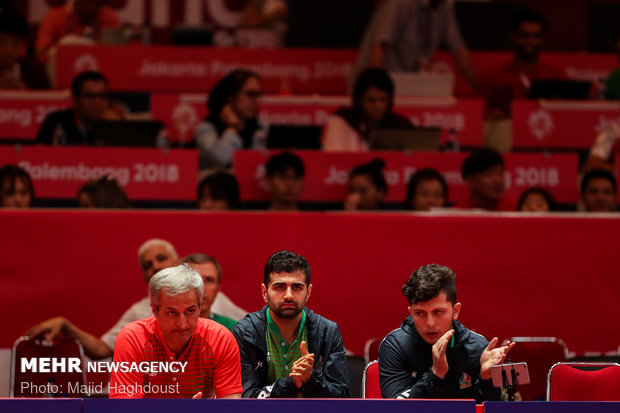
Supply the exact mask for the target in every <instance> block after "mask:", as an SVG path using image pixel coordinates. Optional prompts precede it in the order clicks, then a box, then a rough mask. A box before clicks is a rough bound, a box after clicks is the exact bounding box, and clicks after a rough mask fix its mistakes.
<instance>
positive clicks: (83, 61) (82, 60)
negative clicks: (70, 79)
mask: <svg viewBox="0 0 620 413" xmlns="http://www.w3.org/2000/svg"><path fill="white" fill-rule="evenodd" d="M87 70H96V71H99V62H98V61H97V58H96V57H95V56H93V55H92V54H84V55H82V56H80V57H78V58H77V59H75V63H74V64H73V71H74V72H75V73H80V72H84V71H87Z"/></svg>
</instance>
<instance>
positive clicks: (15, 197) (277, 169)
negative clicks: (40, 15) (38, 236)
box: [0, 148, 618, 212]
mask: <svg viewBox="0 0 620 413" xmlns="http://www.w3.org/2000/svg"><path fill="white" fill-rule="evenodd" d="M250 154H251V155H258V156H260V157H262V156H264V155H263V154H262V153H250ZM246 163H247V162H246ZM313 166H314V165H313ZM385 166H386V164H385V161H384V160H382V159H380V158H376V159H374V160H372V161H370V162H367V163H363V164H361V165H357V166H355V167H353V168H352V169H351V170H350V171H349V172H348V174H347V182H346V187H347V188H348V189H347V191H348V195H347V196H346V198H344V195H343V198H344V200H343V204H342V205H343V208H344V209H345V210H350V211H355V210H384V209H405V210H415V211H429V210H431V209H435V208H446V207H456V208H459V209H482V210H490V211H514V210H521V211H539V212H547V211H553V210H556V209H557V202H556V201H555V199H554V197H553V195H551V193H550V192H549V191H548V190H546V189H545V188H544V187H542V186H540V185H538V186H530V187H527V186H525V187H524V188H523V189H522V190H521V191H522V192H521V193H515V192H514V190H513V191H512V193H513V194H517V195H519V194H520V195H519V201H518V203H517V202H515V201H516V200H515V199H510V196H506V191H507V182H508V181H507V179H506V165H505V161H504V159H503V157H502V156H501V154H500V153H499V152H497V151H494V150H492V149H487V148H483V149H479V150H476V151H474V152H472V153H471V154H470V155H469V156H467V157H466V158H464V160H463V162H462V165H461V170H460V175H461V178H462V180H463V182H464V183H465V188H466V192H463V193H462V196H460V197H458V198H457V201H456V203H455V202H451V198H450V195H449V187H448V184H447V181H446V179H445V177H444V176H443V175H442V174H441V173H440V172H439V171H437V170H436V169H433V168H430V167H423V168H420V169H418V170H416V171H415V172H414V173H413V172H412V174H411V176H410V177H408V180H407V185H406V195H405V196H404V203H403V204H400V203H395V202H393V201H394V200H393V199H392V202H388V199H387V196H388V193H389V191H390V185H389V184H388V179H386V174H385V173H384V168H385ZM155 168H156V167H155ZM238 169H241V168H238ZM0 171H1V178H2V179H0V183H1V185H2V194H3V201H2V205H3V206H10V207H28V206H30V205H31V204H32V200H33V199H34V193H35V191H34V185H33V183H32V179H31V178H30V176H29V174H28V172H27V171H26V170H24V169H23V168H21V167H19V166H16V165H7V166H4V167H3V168H2V169H1V170H0ZM548 171H549V172H548V173H549V175H550V176H544V175H543V176H542V177H539V178H544V179H541V181H540V182H541V183H545V184H547V186H549V187H553V185H555V186H557V185H558V180H559V179H560V177H559V176H558V171H557V170H556V169H549V170H548ZM551 171H554V176H551V175H552V174H551ZM155 172H156V173H158V172H157V169H155ZM172 172H173V171H172V170H168V175H167V176H168V177H169V178H175V177H176V180H178V179H179V177H178V175H179V172H178V170H177V171H176V172H174V173H173V175H175V176H174V177H173V176H172V175H170V173H172ZM543 172H544V171H543ZM58 173H59V172H55V174H58ZM237 173H241V175H238V177H241V176H243V172H237ZM525 173H526V172H522V174H525ZM117 174H118V172H117ZM250 174H254V176H253V178H255V179H256V178H257V177H256V175H255V170H254V172H252V170H251V169H250ZM305 176H306V165H305V163H304V161H303V159H302V158H301V157H300V156H299V155H298V154H296V153H293V152H280V153H277V154H274V155H272V156H271V157H269V158H268V160H267V162H266V163H265V166H264V179H263V178H261V179H260V181H259V182H260V183H259V185H264V187H263V190H264V191H265V192H264V194H265V195H266V197H267V198H265V199H264V200H265V201H267V204H268V206H267V208H268V209H269V210H288V211H295V210H300V208H301V207H302V203H303V202H304V200H303V199H302V197H301V195H302V191H303V190H304V178H305ZM575 176H576V175H575ZM389 177H390V178H391V177H392V174H389ZM138 178H139V179H140V180H142V179H143V177H142V176H140V177H138ZM522 178H523V177H517V178H516V180H517V181H518V180H519V179H522ZM117 179H118V178H117V177H115V175H114V174H113V173H108V174H106V175H104V176H102V177H100V178H96V179H92V180H91V181H89V182H87V183H86V184H85V185H84V186H82V187H81V188H80V189H79V191H78V199H79V204H80V206H83V207H95V208H124V207H128V206H129V201H128V197H127V195H126V193H125V191H124V190H123V188H122V185H121V184H119V182H118V180H117ZM122 179H128V178H127V177H124V178H122ZM327 179H337V178H334V177H333V176H330V177H327ZM565 179H566V178H565ZM176 180H172V181H171V182H170V183H173V182H175V181H176ZM315 180H318V179H315ZM551 180H554V182H550V181H551ZM243 182H244V185H245V184H251V182H252V181H251V178H250V179H244V180H243ZM524 182H527V181H524ZM524 182H521V184H523V183H524ZM185 184H187V182H185ZM314 186H315V187H316V185H314ZM240 187H241V186H240V184H239V182H238V180H237V178H236V177H235V175H233V174H231V173H229V172H228V171H226V170H220V171H215V172H212V173H210V174H208V175H207V176H206V177H204V178H203V179H202V180H201V181H200V183H199V185H198V190H197V202H198V207H199V208H200V209H205V210H224V209H237V208H239V207H240V205H241V196H240ZM465 188H463V189H465ZM244 191H246V194H247V192H249V191H250V188H249V187H246V188H245V189H244ZM314 193H315V194H316V193H317V192H316V189H315V192H314ZM579 193H580V197H579V201H580V203H581V208H582V210H584V211H587V212H611V211H614V210H615V209H616V204H617V199H618V193H617V186H616V179H615V177H614V174H612V173H611V172H610V171H608V170H607V169H604V168H593V169H590V170H588V171H587V172H586V173H585V174H584V176H583V178H582V180H581V184H580V191H579ZM163 196H164V199H165V194H163ZM401 199H402V198H401ZM317 201H318V200H317ZM245 207H246V208H247V207H251V206H250V205H246V206H245ZM253 207H255V208H256V207H259V208H260V207H262V206H261V205H253ZM333 208H334V205H333V204H332V205H331V207H330V208H328V209H333Z"/></svg>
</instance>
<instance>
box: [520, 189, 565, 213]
mask: <svg viewBox="0 0 620 413" xmlns="http://www.w3.org/2000/svg"><path fill="white" fill-rule="evenodd" d="M555 209H556V207H555V200H554V199H553V195H551V194H550V193H549V191H547V190H545V189H542V188H528V189H526V190H525V191H523V193H522V194H521V196H520V197H519V203H518V204H517V211H522V212H550V211H555Z"/></svg>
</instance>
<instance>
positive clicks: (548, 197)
mask: <svg viewBox="0 0 620 413" xmlns="http://www.w3.org/2000/svg"><path fill="white" fill-rule="evenodd" d="M530 194H539V195H540V196H542V197H543V198H545V202H547V205H549V211H555V209H556V205H555V199H553V195H551V193H549V191H547V190H546V189H543V188H539V187H533V188H528V189H526V190H525V191H523V193H522V194H521V196H520V197H519V202H518V203H517V211H521V207H522V206H523V203H524V202H525V199H526V198H527V197H528V196H529V195H530Z"/></svg>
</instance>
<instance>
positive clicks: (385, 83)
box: [353, 67, 394, 111]
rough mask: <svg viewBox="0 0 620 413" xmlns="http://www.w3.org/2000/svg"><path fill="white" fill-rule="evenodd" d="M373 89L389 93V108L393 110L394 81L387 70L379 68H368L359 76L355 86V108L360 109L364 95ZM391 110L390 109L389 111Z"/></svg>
mask: <svg viewBox="0 0 620 413" xmlns="http://www.w3.org/2000/svg"><path fill="white" fill-rule="evenodd" d="M371 87H375V88H377V89H379V90H382V91H384V92H385V93H387V95H388V97H389V100H388V102H389V108H390V109H391V107H392V103H393V102H394V81H393V80H392V78H391V77H390V74H389V73H388V72H387V71H386V70H385V69H381V68H378V67H371V68H368V69H366V70H364V71H362V72H361V73H360V74H359V75H358V76H357V79H356V80H355V85H353V106H354V107H356V108H358V107H359V105H360V103H359V102H360V99H361V98H362V95H363V94H364V92H366V91H367V90H368V89H370V88H371ZM390 109H388V111H389V110H390Z"/></svg>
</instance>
